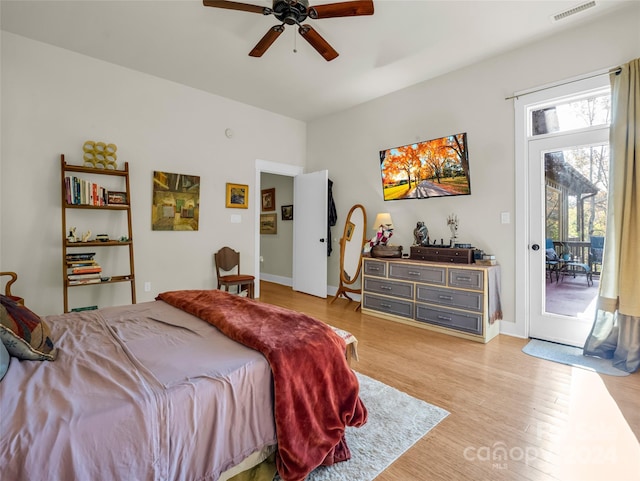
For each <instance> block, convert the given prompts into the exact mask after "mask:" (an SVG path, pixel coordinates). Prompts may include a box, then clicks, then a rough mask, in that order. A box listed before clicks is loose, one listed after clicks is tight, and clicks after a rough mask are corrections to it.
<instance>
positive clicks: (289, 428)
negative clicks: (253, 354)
mask: <svg viewBox="0 0 640 481" xmlns="http://www.w3.org/2000/svg"><path fill="white" fill-rule="evenodd" d="M158 299H161V300H163V301H165V302H167V303H169V304H171V305H173V306H176V307H179V308H180V309H184V310H185V311H186V312H189V313H191V314H194V315H196V316H198V317H200V318H201V319H204V320H206V321H207V322H209V323H211V324H213V325H215V326H216V327H217V328H218V329H220V330H221V331H222V332H223V333H224V334H225V335H227V336H228V337H230V338H231V339H234V340H235V341H238V342H240V343H242V344H244V345H246V346H248V347H251V348H253V349H256V350H258V351H260V352H262V353H263V354H264V356H265V357H266V358H267V359H268V361H269V363H270V365H271V370H272V372H273V379H274V391H275V401H274V402H275V406H274V413H275V420H276V431H277V435H278V451H277V455H276V466H277V468H278V473H279V474H280V477H282V479H284V480H285V481H302V480H304V479H305V477H306V476H307V474H309V473H310V472H311V471H312V470H313V469H315V468H316V467H318V466H320V465H331V464H333V463H335V462H339V461H344V460H347V459H349V458H350V456H351V454H350V452H349V449H348V447H347V444H346V440H345V438H344V433H345V427H346V426H362V425H363V424H364V423H365V422H366V420H367V410H366V408H365V406H364V404H363V403H362V401H361V400H360V397H359V395H358V393H359V385H358V380H357V378H356V376H355V374H354V373H353V371H352V370H351V369H350V367H349V365H348V364H347V362H346V359H345V343H344V341H343V340H342V339H341V338H340V337H339V336H337V335H336V334H335V333H334V332H333V330H332V329H331V327H329V326H328V325H327V324H324V323H322V322H320V321H318V320H316V319H313V318H311V317H309V316H307V315H305V314H302V313H299V312H296V311H291V310H288V309H283V308H280V307H276V306H272V305H268V304H263V303H260V302H258V301H254V300H251V299H247V298H243V297H239V296H234V295H231V294H228V293H226V292H223V291H218V290H187V291H172V292H165V293H162V294H160V295H159V296H158Z"/></svg>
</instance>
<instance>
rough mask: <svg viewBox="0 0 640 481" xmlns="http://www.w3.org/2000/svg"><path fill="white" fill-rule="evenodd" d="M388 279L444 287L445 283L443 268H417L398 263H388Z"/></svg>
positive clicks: (416, 266) (412, 265)
mask: <svg viewBox="0 0 640 481" xmlns="http://www.w3.org/2000/svg"><path fill="white" fill-rule="evenodd" d="M389 277H390V278H393V279H404V280H407V281H414V282H428V283H430V284H438V285H444V284H445V281H446V278H445V268H444V267H435V266H434V267H432V266H419V265H415V264H404V263H400V262H390V263H389Z"/></svg>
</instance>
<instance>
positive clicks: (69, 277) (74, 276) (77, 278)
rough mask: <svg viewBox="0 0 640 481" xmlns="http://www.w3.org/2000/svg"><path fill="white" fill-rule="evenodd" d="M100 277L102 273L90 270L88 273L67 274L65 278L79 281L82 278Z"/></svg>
mask: <svg viewBox="0 0 640 481" xmlns="http://www.w3.org/2000/svg"><path fill="white" fill-rule="evenodd" d="M101 277H102V274H100V273H99V272H92V273H89V274H69V275H68V276H67V279H69V280H70V281H81V280H83V279H100V278H101Z"/></svg>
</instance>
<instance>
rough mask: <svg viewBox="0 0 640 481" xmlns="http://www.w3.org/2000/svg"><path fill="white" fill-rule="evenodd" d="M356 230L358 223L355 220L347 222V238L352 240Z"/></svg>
mask: <svg viewBox="0 0 640 481" xmlns="http://www.w3.org/2000/svg"><path fill="white" fill-rule="evenodd" d="M354 230H356V225H355V224H354V223H353V222H347V240H348V241H350V240H351V237H353V231H354Z"/></svg>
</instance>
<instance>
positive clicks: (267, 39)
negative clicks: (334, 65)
mask: <svg viewBox="0 0 640 481" xmlns="http://www.w3.org/2000/svg"><path fill="white" fill-rule="evenodd" d="M203 4H204V6H205V7H216V8H225V9H228V10H240V11H244V12H250V13H261V14H263V15H273V16H274V17H276V18H277V19H278V20H279V21H281V22H282V25H276V26H275V27H271V29H269V31H267V33H266V34H265V36H264V37H262V39H261V40H260V41H259V42H258V44H257V45H256V46H255V47H254V48H253V50H251V52H249V56H251V57H262V55H263V54H264V53H265V52H266V51H267V49H268V48H269V47H270V46H271V45H272V44H273V42H275V40H276V39H277V38H278V36H279V35H280V34H281V33H282V32H283V31H284V25H298V26H299V29H298V32H299V33H300V35H302V37H303V38H304V39H305V40H306V41H307V42H309V44H310V45H311V46H312V47H313V48H315V49H316V51H317V52H318V53H319V54H320V55H322V56H323V57H324V59H325V60H326V61H330V60H333V59H334V58H336V57H337V56H338V52H336V51H335V50H334V48H333V47H332V46H331V45H329V42H327V41H326V40H325V39H324V38H322V36H321V35H320V34H319V33H318V32H317V31H316V30H315V29H314V28H313V27H312V26H311V25H307V24H304V25H303V22H304V21H305V20H306V19H307V17H309V18H313V19H322V18H336V17H354V16H359V15H373V0H348V1H343V2H336V3H326V4H323V5H318V6H315V7H309V0H273V8H267V7H260V6H258V5H251V4H248V3H242V2H235V1H231V0H203ZM294 51H295V48H294Z"/></svg>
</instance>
